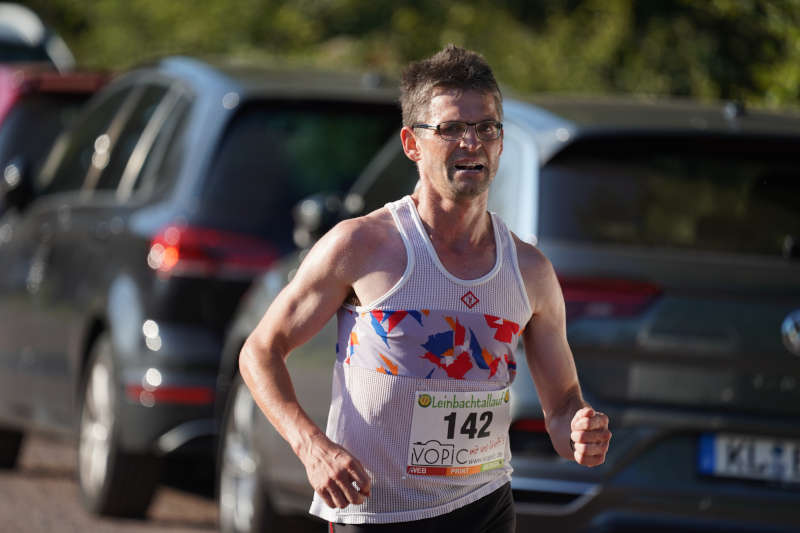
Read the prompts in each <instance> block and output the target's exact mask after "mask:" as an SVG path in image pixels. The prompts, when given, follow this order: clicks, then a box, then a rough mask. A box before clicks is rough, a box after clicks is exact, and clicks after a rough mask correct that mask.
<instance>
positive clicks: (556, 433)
mask: <svg viewBox="0 0 800 533" xmlns="http://www.w3.org/2000/svg"><path fill="white" fill-rule="evenodd" d="M517 242H518V244H517V249H518V250H519V258H520V269H521V270H522V275H523V278H524V279H525V286H526V290H527V291H528V297H529V299H530V301H531V307H532V308H533V316H532V317H531V320H530V322H529V323H528V324H527V326H526V328H525V331H524V334H523V341H524V343H525V355H526V358H527V360H528V367H529V368H530V371H531V374H532V376H533V381H534V383H535V384H536V390H537V391H538V393H539V400H540V401H541V404H542V411H543V412H544V417H545V425H546V427H547V432H548V433H549V434H550V440H551V441H552V443H553V447H554V448H555V449H556V451H557V452H558V454H559V455H561V456H562V457H564V458H567V459H573V460H575V461H576V462H578V463H580V464H582V465H585V466H596V465H599V464H602V463H603V462H604V461H605V454H606V452H607V451H608V442H609V439H610V438H611V433H610V432H609V431H608V417H607V416H606V415H604V414H603V413H598V412H596V411H594V409H592V408H591V406H589V404H587V403H586V402H585V401H584V399H583V396H582V395H581V389H580V384H579V383H578V374H577V371H576V369H575V362H574V359H573V357H572V351H571V350H570V348H569V344H568V343H567V333H566V312H565V309H564V297H563V295H562V293H561V287H560V285H559V283H558V279H557V278H556V275H555V272H554V271H553V267H552V265H551V264H550V262H549V261H548V260H547V259H546V258H545V257H544V256H543V255H542V254H541V253H540V252H539V251H538V250H536V249H535V248H534V247H532V246H530V245H528V244H525V243H521V242H520V241H517ZM570 440H571V441H572V442H573V443H574V444H570ZM573 445H574V450H573V448H572V446H573Z"/></svg>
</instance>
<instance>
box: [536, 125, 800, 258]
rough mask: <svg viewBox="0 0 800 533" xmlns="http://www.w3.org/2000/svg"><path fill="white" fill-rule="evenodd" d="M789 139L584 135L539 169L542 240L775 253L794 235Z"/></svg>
mask: <svg viewBox="0 0 800 533" xmlns="http://www.w3.org/2000/svg"><path fill="white" fill-rule="evenodd" d="M796 153H797V143H796V141H782V140H779V139H774V140H770V139H759V138H756V139H733V138H724V137H723V138H718V137H716V138H715V137H698V138H683V139H674V138H667V139H652V138H651V139H648V138H638V139H625V138H622V139H617V138H615V139H602V140H597V139H596V140H592V139H586V140H584V141H579V142H577V143H575V144H574V145H572V146H571V147H569V148H567V149H566V150H564V151H563V152H561V153H560V154H557V155H556V157H554V158H553V159H552V160H551V161H550V162H549V163H548V164H547V165H545V167H544V168H543V169H542V171H541V190H540V194H541V201H540V213H541V217H540V226H539V228H540V233H541V235H542V237H549V238H556V239H565V240H574V241H585V242H596V243H616V244H630V245H643V246H660V247H672V248H689V249H696V250H709V251H721V252H732V253H747V254H763V255H773V256H779V255H782V254H783V253H785V252H784V250H785V249H786V247H787V242H789V241H790V240H791V239H794V242H797V239H798V236H800V209H799V208H798V207H800V202H798V198H800V180H798V179H797V156H796Z"/></svg>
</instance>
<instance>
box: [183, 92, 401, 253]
mask: <svg viewBox="0 0 800 533" xmlns="http://www.w3.org/2000/svg"><path fill="white" fill-rule="evenodd" d="M399 121H400V114H399V111H398V109H397V107H396V106H395V105H381V106H379V105H362V104H351V103H342V102H308V103H283V104H280V105H278V104H275V103H267V102H265V103H258V102H255V103H251V104H249V105H244V106H243V107H242V109H241V110H240V111H239V113H238V114H237V115H236V116H235V117H234V119H233V120H232V122H231V124H230V126H229V127H228V128H227V132H226V134H225V136H224V138H223V140H222V142H221V144H220V147H219V150H218V152H217V153H216V155H215V157H214V160H213V163H212V165H211V169H210V173H209V175H208V177H207V180H206V184H205V190H204V191H203V194H202V199H203V200H202V202H203V205H202V206H200V209H199V213H198V217H199V220H200V221H201V223H204V224H207V225H210V226H212V227H221V228H224V229H230V230H234V231H241V232H247V233H257V234H260V235H263V236H264V237H267V238H269V239H270V240H271V241H272V242H275V243H276V244H278V245H280V246H283V247H284V248H285V249H291V247H292V246H293V244H292V217H291V210H292V207H293V206H294V205H295V204H296V203H297V202H298V201H299V200H300V199H302V198H303V197H306V196H309V195H310V194H312V193H316V192H319V191H329V192H338V193H344V192H345V191H346V190H348V189H349V187H350V186H351V185H352V183H353V182H354V181H355V179H356V177H357V176H358V174H359V173H360V172H361V170H362V169H363V167H364V166H365V165H366V164H367V162H368V161H369V160H370V158H371V157H372V156H373V155H374V153H375V152H377V151H378V149H379V148H380V147H381V145H383V143H384V142H385V141H386V140H387V139H388V138H389V136H390V135H394V134H395V133H396V132H397V129H398V128H399Z"/></svg>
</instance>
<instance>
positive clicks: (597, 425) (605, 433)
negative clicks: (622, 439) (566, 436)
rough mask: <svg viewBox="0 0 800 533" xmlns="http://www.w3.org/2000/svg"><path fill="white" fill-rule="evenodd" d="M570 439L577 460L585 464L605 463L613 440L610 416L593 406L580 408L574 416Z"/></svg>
mask: <svg viewBox="0 0 800 533" xmlns="http://www.w3.org/2000/svg"><path fill="white" fill-rule="evenodd" d="M570 439H571V441H572V448H573V452H572V453H573V457H574V459H575V462H577V463H578V464H580V465H583V466H597V465H601V464H603V463H604V462H605V460H606V452H608V443H609V441H610V440H611V432H610V431H609V430H608V416H606V415H605V414H603V413H600V412H598V411H595V410H594V409H592V408H591V407H584V408H582V409H579V410H578V411H577V412H576V413H575V416H573V417H572V422H571V424H570Z"/></svg>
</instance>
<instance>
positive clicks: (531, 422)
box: [511, 418, 547, 433]
mask: <svg viewBox="0 0 800 533" xmlns="http://www.w3.org/2000/svg"><path fill="white" fill-rule="evenodd" d="M511 431H524V432H526V433H547V427H546V426H545V425H544V420H543V419H541V418H521V419H519V420H516V421H515V422H514V423H513V424H511Z"/></svg>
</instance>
